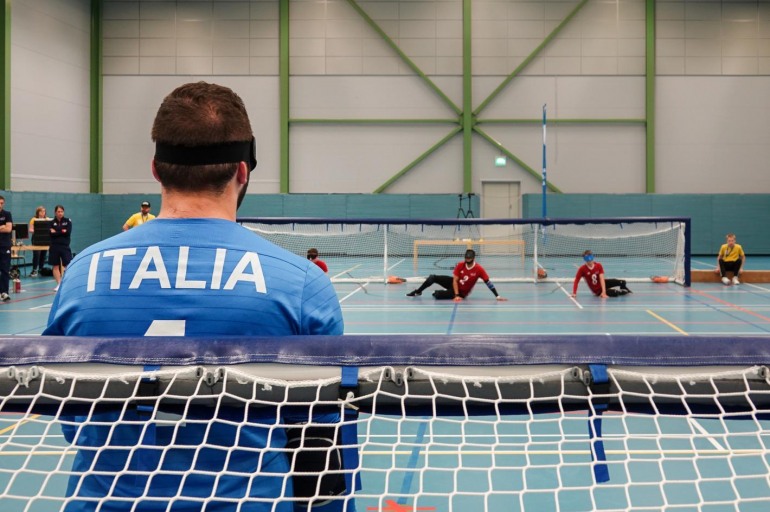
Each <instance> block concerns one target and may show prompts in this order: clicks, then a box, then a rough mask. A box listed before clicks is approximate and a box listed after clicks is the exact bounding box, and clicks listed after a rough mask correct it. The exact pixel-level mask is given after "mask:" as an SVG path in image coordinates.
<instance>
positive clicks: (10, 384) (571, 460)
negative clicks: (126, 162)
mask: <svg viewBox="0 0 770 512" xmlns="http://www.w3.org/2000/svg"><path fill="white" fill-rule="evenodd" d="M416 341H419V343H415V342H416ZM166 345H168V347H167V346H166ZM766 346H767V339H762V338H745V339H738V340H733V341H732V346H731V347H730V350H729V351H727V350H725V343H724V342H723V340H719V339H715V338H695V339H686V340H683V339H673V338H672V339H668V338H645V339H643V338H637V337H622V336H621V337H603V338H599V339H590V338H588V337H585V338H580V337H578V338H568V339H567V338H563V339H562V338H555V339H549V340H543V339H537V338H495V337H472V338H465V339H463V338H459V337H433V338H430V339H425V340H415V339H412V338H408V337H400V336H393V337H391V336H388V337H379V338H377V337H373V338H372V337H357V336H350V337H345V338H331V339H327V338H290V339H287V338H274V339H257V340H254V339H251V340H243V339H241V340H215V341H214V340H185V342H184V344H175V343H174V340H170V339H169V340H164V339H159V340H153V341H152V342H148V341H146V340H96V341H92V340H88V339H82V338H80V339H78V338H69V339H66V338H62V339H45V338H43V339H42V340H41V339H40V338H27V339H25V338H18V339H13V338H6V339H0V361H2V363H3V365H4V370H3V374H2V378H0V396H2V402H0V408H1V411H2V413H3V414H2V415H1V416H0V435H2V438H0V440H1V441H2V445H0V446H1V447H2V450H0V509H1V510H3V511H4V512H6V511H8V512H10V511H22V510H24V511H56V510H136V511H144V510H169V511H170V510H207V511H213V510H217V511H218V510H306V509H307V507H308V503H311V504H312V505H313V508H312V509H313V510H329V508H324V507H332V509H334V508H333V507H334V506H335V505H336V506H337V508H336V509H337V510H360V511H364V510H366V511H390V512H398V511H412V510H426V511H431V510H433V511H455V512H460V511H468V510H484V511H514V510H564V511H573V510H597V509H601V510H627V509H633V510H662V509H667V510H680V509H681V510H694V509H702V510H741V511H745V510H768V508H769V507H770V481H769V480H768V475H769V474H770V448H769V447H768V444H769V443H770V380H769V376H768V370H767V367H766V366H765V365H764V363H763V361H767V360H768V351H767V349H766V348H765V347H766ZM169 347H170V348H169ZM253 348H259V351H256V350H255V351H254V354H251V353H250V350H249V349H253ZM660 354H662V355H660ZM693 354H697V355H693ZM386 359H387V360H389V361H390V363H387V364H386V363H384V361H385V360H386ZM458 360H460V361H462V364H463V365H465V366H455V363H456V362H457V361H458ZM72 361H83V362H80V363H73V362H72ZM565 361H570V362H565ZM118 362H119V363H121V364H115V363H118ZM172 362H175V363H178V364H182V366H172V365H170V364H171V363H172ZM311 362H314V363H315V364H321V363H323V364H325V366H310V365H309V363H311ZM159 363H163V364H164V366H162V367H157V366H155V365H157V364H159ZM685 363H686V364H687V365H688V366H682V365H683V364H685ZM470 364H473V365H476V366H467V365H470ZM715 364H719V365H720V366H714V365H715ZM704 365H705V366H704ZM324 439H327V440H331V443H326V442H323V440H324ZM260 440H261V441H260ZM260 442H262V444H263V445H262V446H259V445H260ZM78 452H80V454H79V455H77V456H76V453H78ZM77 457H81V459H80V464H81V466H80V467H79V469H78V470H74V469H73V465H76V466H77V464H78V463H77V462H75V461H76V459H77ZM274 459H278V460H281V461H283V462H284V463H285V466H284V470H285V471H283V472H280V473H277V472H275V471H274V470H275V467H277V466H276V465H275V464H273V463H272V462H271V461H273V460H274ZM83 460H85V461H87V463H85V465H83ZM319 472H320V473H319ZM319 475H322V478H319ZM89 479H90V480H89ZM160 484H162V485H160ZM100 486H101V487H100ZM94 488H99V489H100V491H101V492H102V495H101V496H96V495H93V494H89V493H88V492H86V489H91V490H93V489H94ZM159 489H160V490H161V492H158V491H159ZM354 489H355V490H354ZM324 504H325V505H324Z"/></svg>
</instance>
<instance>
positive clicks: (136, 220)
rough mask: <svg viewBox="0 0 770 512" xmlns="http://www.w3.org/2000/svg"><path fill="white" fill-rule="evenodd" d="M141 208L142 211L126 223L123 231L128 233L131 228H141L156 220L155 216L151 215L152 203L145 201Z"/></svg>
mask: <svg viewBox="0 0 770 512" xmlns="http://www.w3.org/2000/svg"><path fill="white" fill-rule="evenodd" d="M140 207H141V209H142V211H140V212H137V213H135V214H133V215H132V216H130V217H129V218H128V220H127V221H126V223H125V224H123V231H128V230H129V229H131V228H135V227H137V226H141V225H142V224H144V223H145V222H148V221H151V220H152V219H154V218H155V215H153V214H151V213H150V203H149V202H148V201H143V202H142V204H141V206H140Z"/></svg>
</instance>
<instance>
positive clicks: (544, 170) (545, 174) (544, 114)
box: [543, 103, 548, 218]
mask: <svg viewBox="0 0 770 512" xmlns="http://www.w3.org/2000/svg"><path fill="white" fill-rule="evenodd" d="M547 106H548V104H547V103H546V104H544V105H543V218H546V216H547V215H546V213H547V209H546V199H545V197H546V183H547V181H548V180H547V173H546V164H545V124H546V113H545V109H546V107H547Z"/></svg>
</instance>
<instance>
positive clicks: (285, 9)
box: [278, 0, 289, 194]
mask: <svg viewBox="0 0 770 512" xmlns="http://www.w3.org/2000/svg"><path fill="white" fill-rule="evenodd" d="M278 13H279V21H278V23H279V29H278V89H279V92H278V96H279V98H278V110H279V114H278V116H279V125H280V127H279V132H280V136H279V138H280V144H281V148H280V152H281V162H280V166H281V169H280V191H281V193H282V194H288V193H289V0H279V2H278Z"/></svg>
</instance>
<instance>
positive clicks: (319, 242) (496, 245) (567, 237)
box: [240, 219, 689, 283]
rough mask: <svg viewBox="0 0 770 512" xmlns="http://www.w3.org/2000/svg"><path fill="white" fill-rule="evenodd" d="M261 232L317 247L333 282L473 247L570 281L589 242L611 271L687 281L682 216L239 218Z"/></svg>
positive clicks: (434, 262) (501, 275) (501, 271)
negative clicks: (544, 221) (586, 218)
mask: <svg viewBox="0 0 770 512" xmlns="http://www.w3.org/2000/svg"><path fill="white" fill-rule="evenodd" d="M240 221H241V223H242V224H243V225H244V226H245V227H246V228H248V229H249V230H251V231H253V232H254V233H256V234H258V235H260V236H262V237H264V238H266V239H268V240H270V241H271V242H274V243H276V244H277V245H280V246H281V247H284V248H285V249H288V250H289V251H291V252H293V253H295V254H298V255H301V256H305V254H306V252H307V250H308V249H309V248H311V247H312V248H316V249H318V251H319V254H320V256H319V257H320V258H321V259H322V260H324V261H325V262H326V263H327V264H328V265H329V276H330V277H331V278H332V280H333V281H338V282H344V281H354V282H366V281H385V280H387V277H388V276H390V275H397V276H399V277H403V278H407V279H411V280H415V281H416V280H420V279H424V278H425V277H426V276H428V275H430V274H440V273H444V274H445V273H448V272H449V271H451V270H452V269H453V268H454V266H455V265H456V264H457V263H458V262H459V261H461V260H462V257H463V254H464V252H465V250H466V249H474V250H475V251H476V254H477V258H478V261H479V262H480V263H481V264H482V265H483V266H484V268H486V269H487V271H488V272H490V275H493V276H494V280H495V281H500V282H505V281H534V280H537V279H538V278H537V275H538V269H540V270H541V275H542V271H544V273H545V274H547V278H548V279H551V280H558V281H568V280H570V279H572V278H574V275H575V271H576V269H577V267H578V266H579V265H580V264H582V254H583V252H584V251H585V250H587V249H590V250H591V251H592V252H593V253H594V255H595V257H596V259H597V260H598V261H601V262H602V264H603V265H604V267H605V271H606V273H607V276H608V277H614V278H618V279H625V280H627V281H648V280H649V279H650V277H652V276H665V277H667V278H669V279H670V280H671V281H675V282H679V283H682V282H684V280H685V261H686V259H687V258H689V256H688V255H687V254H686V250H685V230H686V229H687V223H686V222H685V221H683V220H670V219H668V220H667V219H659V220H655V219H645V220H637V219H615V220H601V219H595V220H591V221H590V222H584V221H580V222H578V221H569V220H563V221H560V220H553V221H550V220H549V221H548V223H547V224H538V223H536V222H533V221H520V220H516V219H510V220H507V219H506V220H500V221H490V220H483V219H481V220H477V221H474V220H463V221H430V222H427V221H426V222H414V221H409V220H403V221H382V222H377V221H368V222H357V221H355V220H349V221H344V222H342V221H322V220H317V219H316V220H313V221H310V220H307V219H305V220H304V221H301V220H298V221H296V222H295V221H285V220H280V219H275V220H274V221H273V220H271V221H267V220H264V219H262V220H260V219H240Z"/></svg>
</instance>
